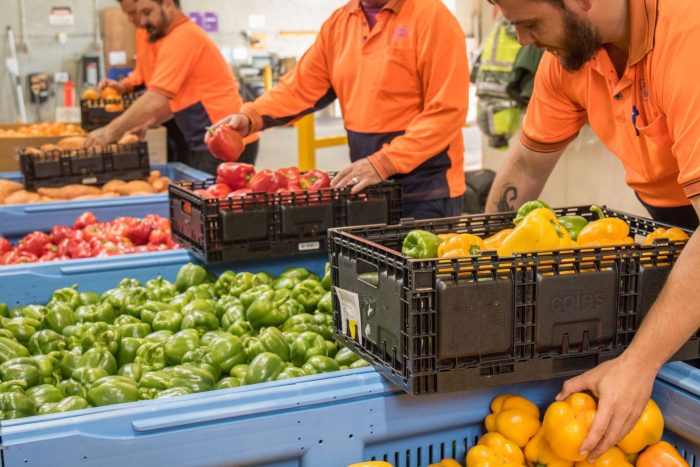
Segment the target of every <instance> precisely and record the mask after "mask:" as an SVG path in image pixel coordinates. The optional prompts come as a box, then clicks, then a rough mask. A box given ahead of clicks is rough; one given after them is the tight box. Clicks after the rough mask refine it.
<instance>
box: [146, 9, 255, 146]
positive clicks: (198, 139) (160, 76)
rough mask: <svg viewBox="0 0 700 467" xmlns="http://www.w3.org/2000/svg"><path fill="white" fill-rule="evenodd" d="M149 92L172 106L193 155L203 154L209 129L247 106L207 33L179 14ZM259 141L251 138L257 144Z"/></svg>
mask: <svg viewBox="0 0 700 467" xmlns="http://www.w3.org/2000/svg"><path fill="white" fill-rule="evenodd" d="M148 89H149V91H152V92H156V93H158V94H161V95H163V96H165V97H167V98H168V99H169V100H170V110H171V111H172V112H173V115H174V116H175V121H176V122H177V124H178V126H179V127H180V129H181V130H182V133H183V135H184V136H185V139H186V140H187V142H188V143H189V144H190V146H191V147H192V149H194V150H197V151H199V150H204V149H206V145H205V144H204V136H205V134H206V129H207V127H209V126H211V125H212V124H213V123H216V122H217V121H219V120H221V119H223V118H224V117H227V116H229V115H231V114H235V113H238V112H240V110H241V106H242V105H243V100H242V99H241V96H240V94H239V93H238V82H237V81H236V78H235V77H234V76H233V70H232V69H231V67H230V66H229V65H228V63H226V60H224V57H223V55H221V52H220V51H219V48H218V47H217V45H216V44H215V43H214V41H212V40H211V38H210V37H209V36H208V35H207V33H206V32H204V30H202V28H200V27H199V26H197V25H196V24H195V23H193V22H192V21H190V20H189V19H188V18H187V16H185V15H184V14H180V15H179V16H178V17H177V18H176V19H175V20H174V21H173V24H172V25H171V26H170V29H169V30H168V32H167V34H166V35H165V37H163V38H162V39H160V40H159V41H158V54H157V58H156V61H155V68H154V72H153V78H152V80H151V82H150V83H149V84H148ZM257 139H258V135H257V134H254V135H251V136H250V137H248V138H246V140H245V141H246V142H251V141H255V140H257Z"/></svg>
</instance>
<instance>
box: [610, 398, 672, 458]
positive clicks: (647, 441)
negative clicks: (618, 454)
mask: <svg viewBox="0 0 700 467" xmlns="http://www.w3.org/2000/svg"><path fill="white" fill-rule="evenodd" d="M663 433H664V416H663V415H662V414H661V409H659V406H658V405H656V402H654V401H653V400H651V399H649V402H647V405H646V407H644V411H643V412H642V415H641V416H640V417H639V420H637V423H636V424H635V425H634V428H632V431H630V432H629V433H627V435H625V437H624V438H622V440H621V441H620V442H619V443H617V445H618V447H619V448H620V449H622V450H623V451H624V452H625V453H627V454H632V453H635V452H640V451H641V450H642V449H644V448H645V447H647V446H649V445H652V444H656V443H658V442H659V441H661V436H662V435H663Z"/></svg>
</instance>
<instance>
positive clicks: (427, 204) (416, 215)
mask: <svg viewBox="0 0 700 467" xmlns="http://www.w3.org/2000/svg"><path fill="white" fill-rule="evenodd" d="M463 205H464V199H463V198H462V197H461V196H458V197H456V198H439V199H428V200H424V201H404V203H403V217H404V218H409V217H411V218H413V219H437V218H440V217H456V216H461V215H462V207H463Z"/></svg>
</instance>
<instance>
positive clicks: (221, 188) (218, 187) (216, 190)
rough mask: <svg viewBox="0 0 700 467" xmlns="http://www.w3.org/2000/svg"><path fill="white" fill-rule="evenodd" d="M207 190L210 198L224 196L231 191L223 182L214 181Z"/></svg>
mask: <svg viewBox="0 0 700 467" xmlns="http://www.w3.org/2000/svg"><path fill="white" fill-rule="evenodd" d="M207 191H208V192H209V193H210V194H211V196H212V198H225V197H226V196H228V194H229V193H231V188H230V187H229V186H228V185H227V184H225V183H215V184H213V185H212V186H210V187H209V188H207Z"/></svg>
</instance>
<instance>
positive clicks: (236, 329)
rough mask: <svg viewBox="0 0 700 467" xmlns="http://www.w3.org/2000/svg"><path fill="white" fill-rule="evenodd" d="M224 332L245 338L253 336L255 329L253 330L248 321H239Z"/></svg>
mask: <svg viewBox="0 0 700 467" xmlns="http://www.w3.org/2000/svg"><path fill="white" fill-rule="evenodd" d="M226 332H228V333H229V334H232V335H234V336H238V337H247V336H252V335H253V334H255V329H253V326H252V325H251V324H250V323H249V322H248V321H246V320H244V319H239V320H238V321H236V322H235V323H233V324H232V325H231V326H229V327H228V328H226Z"/></svg>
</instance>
